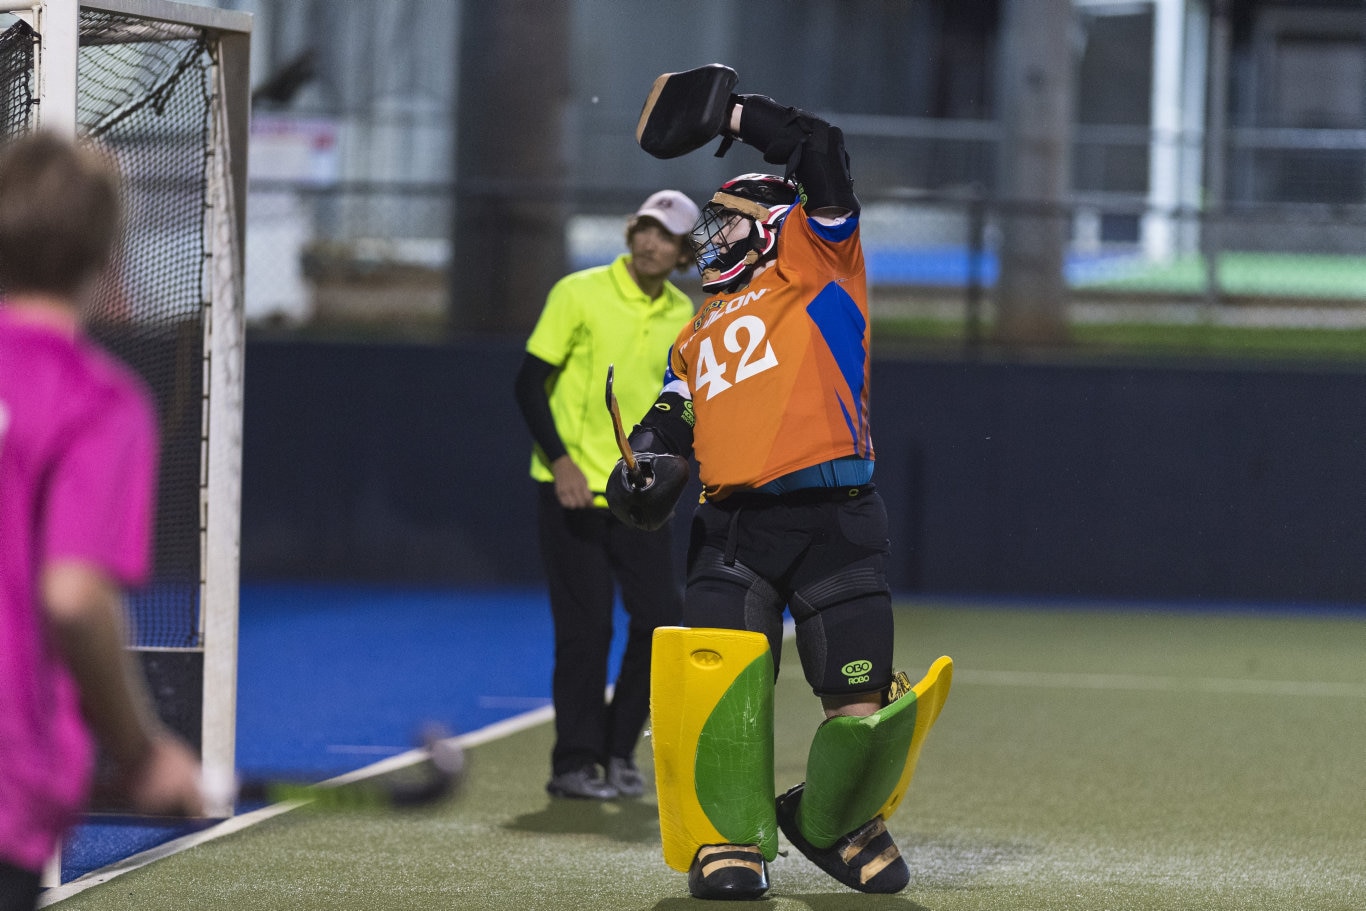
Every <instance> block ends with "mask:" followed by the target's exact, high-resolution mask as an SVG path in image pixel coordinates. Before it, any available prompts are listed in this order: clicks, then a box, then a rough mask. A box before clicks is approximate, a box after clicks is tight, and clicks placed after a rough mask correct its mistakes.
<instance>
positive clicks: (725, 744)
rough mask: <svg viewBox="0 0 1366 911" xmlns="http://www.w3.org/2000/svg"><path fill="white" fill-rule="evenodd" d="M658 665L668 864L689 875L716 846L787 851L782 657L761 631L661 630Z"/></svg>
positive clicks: (653, 683) (656, 707) (658, 766)
mask: <svg viewBox="0 0 1366 911" xmlns="http://www.w3.org/2000/svg"><path fill="white" fill-rule="evenodd" d="M651 660H652V664H651V670H650V716H651V723H650V726H651V742H652V743H653V747H654V760H655V783H656V788H657V790H658V794H659V828H660V834H661V836H662V838H663V843H664V861H665V862H666V863H667V864H668V865H669V866H670V867H673V868H674V869H675V870H679V871H686V870H687V869H688V868H689V866H690V865H691V864H692V861H693V857H694V856H696V854H697V850H698V848H700V847H701V846H702V845H708V844H736V845H758V846H759V849H760V850H761V851H762V852H763V855H764V858H765V859H766V860H770V861H771V860H773V859H774V858H775V857H776V856H777V854H778V824H777V819H776V816H775V811H774V803H773V656H772V654H771V652H770V651H769V647H768V639H767V638H766V637H765V636H763V635H762V634H760V633H752V632H746V631H743V630H729V629H688V628H684V627H677V626H673V627H660V628H658V629H656V630H655V633H654V654H653V657H652V659H651Z"/></svg>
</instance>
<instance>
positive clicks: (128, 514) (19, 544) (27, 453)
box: [0, 303, 157, 870]
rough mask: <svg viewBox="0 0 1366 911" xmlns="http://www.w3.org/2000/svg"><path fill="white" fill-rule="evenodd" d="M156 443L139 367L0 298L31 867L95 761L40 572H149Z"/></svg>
mask: <svg viewBox="0 0 1366 911" xmlns="http://www.w3.org/2000/svg"><path fill="white" fill-rule="evenodd" d="M156 446H157V435H156V425H155V418H154V415H153V411H152V408H151V405H150V398H149V396H148V394H147V392H146V389H145V387H144V386H143V384H142V382H141V381H140V380H139V379H138V378H137V377H136V375H135V374H134V373H133V372H132V371H131V370H129V369H128V368H127V367H125V366H124V365H122V364H121V363H119V362H118V361H116V360H115V359H114V358H112V357H111V356H109V355H108V354H106V353H104V352H103V351H102V350H100V349H99V348H98V347H96V346H95V345H94V344H93V343H91V342H90V341H88V340H86V339H84V338H82V337H77V338H75V339H72V338H69V337H67V336H65V335H63V334H62V333H61V332H59V331H56V330H54V329H53V328H51V327H46V326H41V325H38V324H33V323H29V322H25V321H24V320H22V319H21V318H20V317H19V316H18V315H17V314H16V313H15V312H13V311H11V310H9V309H7V308H6V307H5V306H4V305H3V303H0V860H5V861H7V862H9V863H10V864H13V865H16V866H19V867H22V868H25V869H30V870H38V869H41V867H42V866H43V864H44V863H45V862H46V860H47V858H48V857H50V856H51V853H52V851H53V849H54V848H55V846H56V844H57V841H58V839H59V838H60V837H61V835H62V833H63V832H64V831H65V830H66V829H67V828H68V827H70V826H71V825H72V824H73V823H75V822H76V821H77V819H78V817H79V813H80V812H81V810H82V809H83V807H84V805H85V801H86V800H87V797H88V792H89V787H90V778H91V771H92V767H93V760H94V757H93V745H92V741H91V737H90V734H89V731H88V729H87V728H86V725H85V723H84V721H83V719H82V716H81V713H80V703H79V694H78V693H77V691H76V686H75V682H74V680H73V678H72V677H71V674H70V672H69V671H68V670H67V668H66V666H65V665H64V664H63V662H62V658H61V656H60V654H58V653H57V651H56V649H55V646H54V644H53V643H52V642H51V641H50V639H49V637H48V636H47V635H46V632H45V629H44V619H43V612H42V608H41V606H40V604H39V602H38V589H37V583H38V574H39V572H40V570H41V568H42V567H43V566H44V565H45V564H47V563H49V562H50V561H53V560H58V559H62V558H75V559H80V560H83V561H87V562H90V563H93V564H95V565H97V566H99V567H101V568H103V569H104V570H105V571H106V572H108V573H109V574H110V575H111V576H112V577H113V578H114V579H116V580H118V581H119V582H120V583H121V584H123V585H136V584H140V583H141V582H143V581H144V580H145V578H146V576H147V573H148V568H149V567H148V564H149V556H150V555H149V551H150V542H151V523H152V507H153V498H154V496H155V487H154V484H155V480H156V459H157V449H156Z"/></svg>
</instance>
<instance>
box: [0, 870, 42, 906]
mask: <svg viewBox="0 0 1366 911" xmlns="http://www.w3.org/2000/svg"><path fill="white" fill-rule="evenodd" d="M40 882H41V877H40V876H39V875H38V874H37V873H34V872H32V871H31V870H20V869H19V868H18V867H16V866H13V865H11V864H7V863H5V862H4V861H3V860H0V911H33V909H34V908H36V907H38V895H39V894H40V893H41V892H42V889H41V888H40V887H39V883H40Z"/></svg>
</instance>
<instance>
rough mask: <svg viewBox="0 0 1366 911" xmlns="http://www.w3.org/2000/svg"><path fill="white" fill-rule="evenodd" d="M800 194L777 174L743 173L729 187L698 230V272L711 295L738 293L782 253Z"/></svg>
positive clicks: (715, 200)
mask: <svg viewBox="0 0 1366 911" xmlns="http://www.w3.org/2000/svg"><path fill="white" fill-rule="evenodd" d="M798 196H799V189H798V187H797V186H796V185H795V184H792V183H789V182H788V181H786V180H783V179H782V178H781V177H775V176H773V175H771V174H742V175H740V176H739V177H736V178H734V179H732V180H728V181H726V182H725V183H723V184H722V185H721V187H720V189H718V190H717V191H716V193H715V195H713V196H712V198H711V202H709V203H707V204H706V206H704V207H703V209H702V217H701V219H700V220H699V221H698V223H697V227H696V228H694V229H693V240H694V242H695V243H696V244H697V248H698V256H697V269H698V271H699V272H700V273H701V275H702V288H703V290H705V291H706V292H707V293H708V294H722V293H728V292H731V291H738V290H739V289H741V288H743V287H745V286H746V285H748V284H749V283H750V280H751V279H752V278H753V277H754V272H755V270H756V269H758V268H759V267H760V266H762V265H764V264H765V263H767V262H769V261H770V260H771V259H773V257H774V256H776V255H777V253H778V229H779V228H780V227H781V226H782V222H783V219H784V218H785V217H786V216H787V212H788V210H789V209H790V208H792V205H793V204H794V203H796V202H797V199H798Z"/></svg>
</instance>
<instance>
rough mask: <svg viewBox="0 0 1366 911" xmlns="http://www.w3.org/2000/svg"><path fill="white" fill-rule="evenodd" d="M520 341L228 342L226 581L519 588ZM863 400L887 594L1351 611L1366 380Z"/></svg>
mask: <svg viewBox="0 0 1366 911" xmlns="http://www.w3.org/2000/svg"><path fill="white" fill-rule="evenodd" d="M521 345H522V340H521V339H520V338H519V339H504V340H495V341H489V340H487V339H481V340H479V341H477V342H469V343H453V344H451V345H448V346H423V345H403V344H374V343H321V342H301V341H293V340H272V339H268V338H255V337H253V339H252V340H251V341H250V343H249V345H248V348H247V374H246V375H247V391H246V396H247V411H246V428H245V447H246V448H245V455H244V473H245V477H244V485H243V486H244V494H243V528H242V572H243V576H244V577H245V578H247V579H249V580H262V579H272V578H274V579H305V580H310V579H311V580H345V579H353V580H369V581H394V582H421V583H428V582H430V583H439V584H459V585H497V584H505V583H519V584H526V583H536V582H538V581H539V579H540V570H539V565H538V558H537V551H536V540H535V533H534V495H533V491H532V488H531V482H530V480H529V479H528V478H527V476H526V469H527V464H528V458H529V452H530V439H529V436H528V434H527V432H526V430H525V428H524V426H523V424H522V422H521V418H520V416H519V414H518V413H517V409H516V405H515V403H514V401H513V398H512V381H513V376H514V374H515V372H516V369H517V366H518V364H519V362H520V359H521ZM873 396H874V398H873V418H874V422H873V430H874V440H875V443H876V446H877V453H878V471H877V482H878V484H879V486H880V488H881V489H882V491H883V494H884V495H885V497H886V499H887V503H888V508H889V511H890V513H891V515H892V536H893V540H892V549H893V565H892V571H891V580H892V584H893V587H894V588H895V589H897V590H898V591H902V592H911V591H923V592H931V593H938V594H961V595H975V594H993V595H1015V596H1042V597H1052V596H1064V597H1118V598H1134V599H1147V598H1152V599H1163V600H1173V599H1175V600H1188V599H1195V600H1205V599H1209V600H1236V601H1251V602H1268V603H1284V602H1304V603H1313V602H1320V603H1341V602H1352V603H1366V559H1363V555H1366V483H1363V481H1364V480H1366V458H1363V453H1362V444H1363V442H1366V408H1364V407H1363V403H1366V373H1362V372H1354V371H1340V370H1331V369H1320V370H1314V369H1265V368H1263V369H1251V368H1247V367H1241V366H1236V365H1232V366H1222V365H1221V366H1208V365H1206V366H1175V365H1086V364H1024V363H1005V362H990V361H976V362H974V361H964V360H944V361H937V360H931V359H923V358H922V359H911V360H901V359H897V360H892V359H883V360H879V361H877V362H876V363H875V365H874V376H873ZM683 511H684V512H685V513H686V512H687V506H686V504H685V505H684V506H683ZM685 521H686V516H681V517H680V527H683V524H684V523H685Z"/></svg>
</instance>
